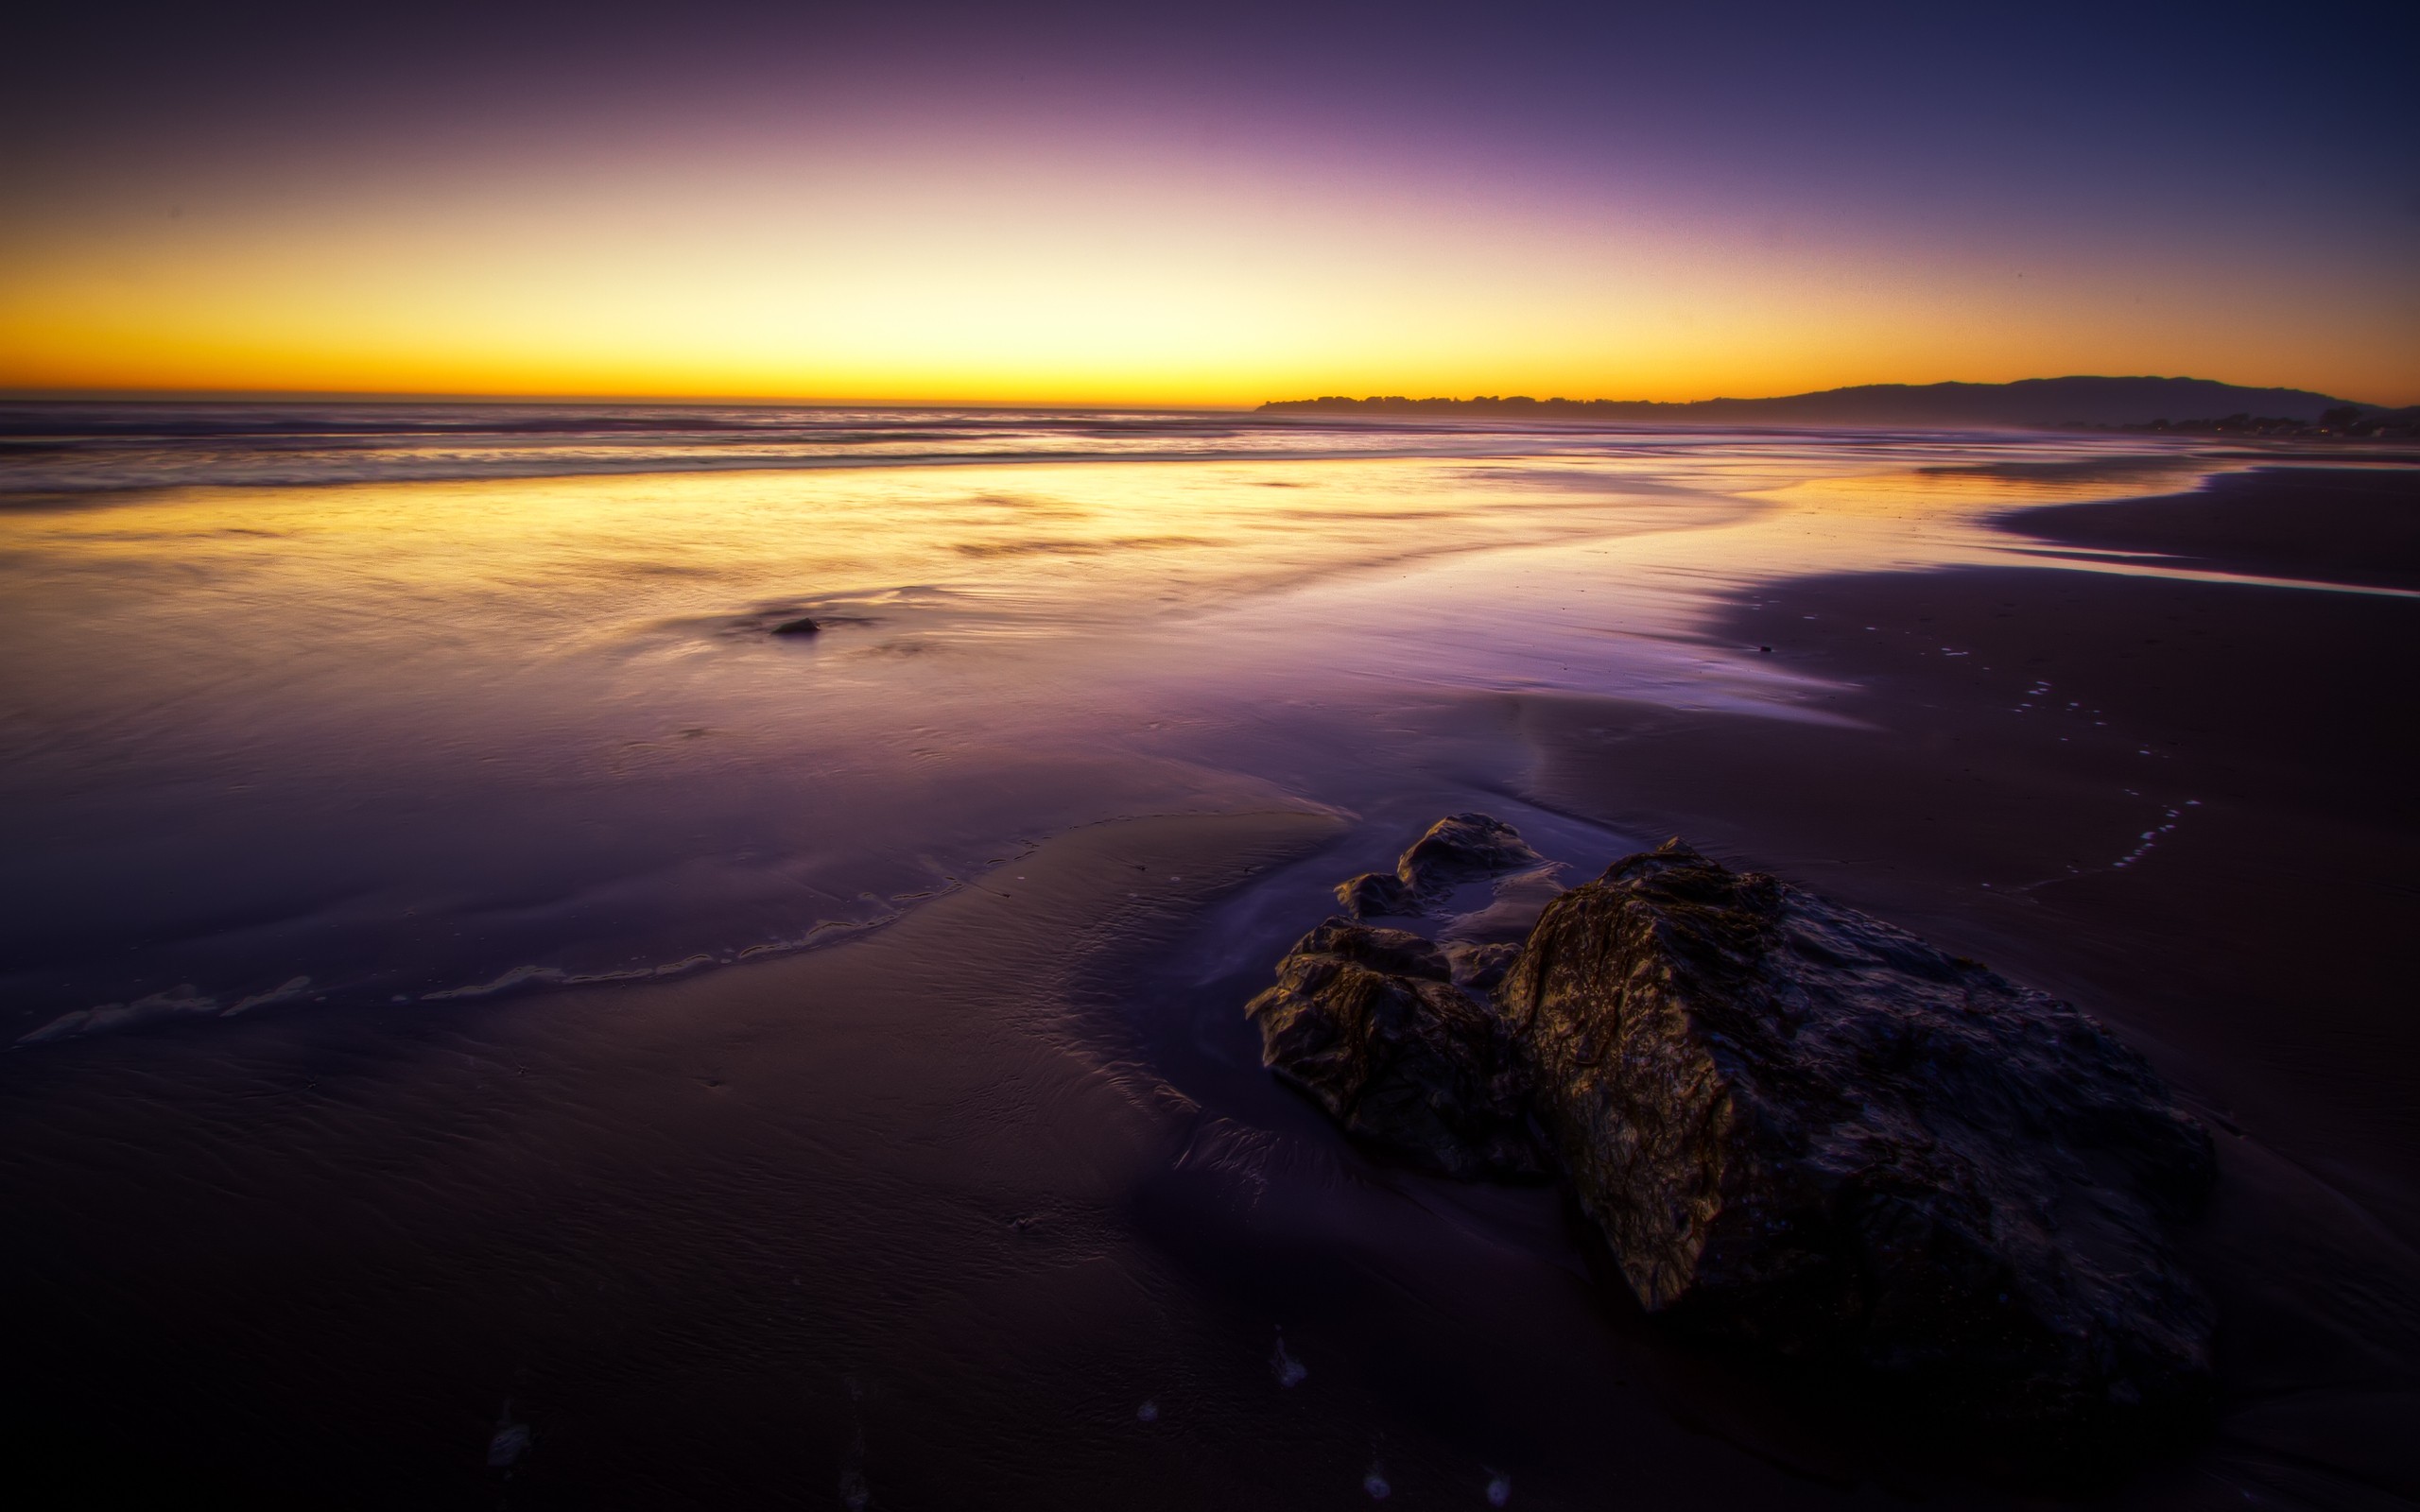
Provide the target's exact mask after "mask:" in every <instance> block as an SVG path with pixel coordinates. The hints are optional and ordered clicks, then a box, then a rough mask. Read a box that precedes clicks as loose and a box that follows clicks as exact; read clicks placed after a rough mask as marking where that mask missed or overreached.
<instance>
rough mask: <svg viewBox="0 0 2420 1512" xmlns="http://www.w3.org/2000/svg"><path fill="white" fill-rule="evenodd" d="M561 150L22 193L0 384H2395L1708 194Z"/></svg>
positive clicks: (2316, 302)
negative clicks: (1736, 212)
mask: <svg viewBox="0 0 2420 1512" xmlns="http://www.w3.org/2000/svg"><path fill="white" fill-rule="evenodd" d="M575 168H576V170H577V171H575V170H574V169H565V170H562V171H557V172H552V173H550V174H549V175H547V176H546V177H545V178H544V180H543V181H544V183H545V184H546V185H547V187H546V188H545V189H544V191H543V192H533V191H531V190H530V189H529V188H528V187H527V186H528V184H529V183H530V182H531V181H533V180H532V176H531V175H529V174H528V173H527V172H526V171H522V172H515V173H506V172H500V173H499V176H498V177H496V178H494V179H493V180H485V181H468V180H435V181H406V180H378V179H374V178H373V179H372V180H367V181H365V182H364V183H363V184H362V185H361V186H358V187H354V188H351V189H347V190H345V191H343V192H341V193H338V192H334V191H314V192H311V193H302V192H296V191H290V190H289V191H286V192H274V191H273V190H272V189H258V188H255V189H252V190H248V191H245V192H242V193H234V192H228V193H220V194H216V195H204V194H197V196H196V198H197V201H198V202H197V204H196V205H195V206H194V208H193V209H192V212H191V213H190V214H186V213H183V212H182V208H181V207H176V206H170V207H149V206H146V207H143V208H141V209H136V208H130V207H129V206H126V205H119V206H116V207H113V208H112V207H101V208H99V209H95V208H93V207H80V208H78V207H76V206H71V205H67V204H63V203H62V204H61V205H59V206H54V207H52V211H53V213H48V214H43V215H35V216H30V217H24V218H20V219H19V220H18V221H17V223H16V224H15V225H14V226H13V227H12V228H10V229H9V230H6V231H0V388H8V389H15V390H20V391H24V390H50V391H61V390H65V391H153V392H157V391H218V392H230V391H250V392H298V391H299V392H313V393H362V394H455V395H481V396H493V397H498V398H511V397H521V396H528V397H537V396H545V397H562V398H584V397H596V398H603V397H642V396H643V397H648V398H658V399H666V400H683V399H687V400H707V399H722V400H733V401H748V400H785V399H786V400H794V401H837V402H862V403H902V404H912V403H968V404H1138V405H1141V404H1167V405H1202V406H1228V405H1250V404H1257V403H1259V402H1261V401H1263V400H1268V399H1285V398H1304V397H1310V396H1314V395H1318V394H1322V393H1352V394H1368V393H1403V394H1413V395H1427V394H1452V395H1468V394H1473V393H1526V394H1530V395H1533V396H1537V397H1547V396H1562V397H1568V398H1575V399H1595V398H1604V399H1656V400H1685V399H1703V398H1710V397H1714V396H1717V395H1736V396H1756V395H1766V394H1781V393H1793V392H1803V391H1806V390H1810V389H1818V388H1828V387H1840V386H1842V385H1847V384H1858V383H1894V382H1908V383H1923V382H1932V381H1938V380H1942V379H1963V380H1968V381H1979V382H1983V381H2001V380H2007V379H2015V378H2026V377H2041V376H2054V375H2059V374H2064V373H2073V372H2104V373H2189V374H2192V375H2194V376H2199V377H2211V378H2220V379H2223V380H2226V381H2230V382H2237V383H2245V384H2258V385H2269V384H2277V385H2286V386H2291V387H2308V388H2316V389H2320V390H2322V391H2325V392H2330V393H2335V394H2340V395H2343V396H2345V397H2349V398H2354V399H2358V400H2363V401H2367V402H2372V403H2381V404H2396V403H2410V402H2411V401H2412V400H2413V399H2415V398H2420V364H2415V362H2414V359H2413V357H2412V355H2411V350H2409V349H2407V348H2406V347H2405V346H2403V345H2402V344H2400V343H2399V342H2397V341H2395V340H2394V339H2393V335H2394V333H2393V331H2392V330H2391V329H2390V330H2383V331H2382V329H2381V326H2380V324H2379V322H2378V320H2377V312H2376V311H2375V309H2373V308H2370V307H2368V306H2367V305H2366V304H2365V303H2364V296H2363V295H2362V294H2361V292H2360V291H2359V290H2347V289H2342V288H2336V287H2332V286H2329V285H2326V284H2324V283H2304V284H2302V285H2300V286H2296V287H2290V288H2287V289H2284V290H2281V291H2278V292H2277V293H2276V294H2275V295H2274V297H2273V298H2269V299H2265V300H2263V301H2257V302H2255V301H2242V300H2239V299H2238V300H2237V301H2236V302H2235V305H2234V307H2233V308H2232V309H2230V310H2229V313H2228V318H2226V319H2224V320H2213V319H2211V318H2209V311H2210V309H2211V308H2212V307H2213V303H2214V301H2218V300H2221V299H2224V298H2233V295H2232V293H2231V292H2230V291H2229V290H2227V289H2225V288H2224V287H2223V286H2222V285H2223V284H2224V283H2225V280H2226V278H2227V277H2228V276H2230V275H2229V271H2228V269H2226V268H2225V267H2224V266H2222V265H2213V266H2212V267H2211V268H2210V269H2207V270H2204V272H2203V273H2201V274H2199V275H2196V276H2192V277H2184V276H2179V275H2177V274H2176V273H2174V272H2173V271H2172V270H2171V271H2169V272H2165V273H2163V274H2162V275H2161V277H2160V278H2159V279H2157V280H2152V279H2148V278H2145V277H2138V276H2130V275H2125V274H2121V273H2113V272H2112V271H2110V270H2109V269H2108V268H2107V267H2106V266H2101V265H2099V264H2093V263H2089V262H2085V261H2082V260H2071V261H2070V262H2069V263H2068V264H2066V265H2061V264H2060V263H2058V262H2057V261H2055V260H2052V259H2037V260H2034V261H2032V262H2030V263H2029V265H2028V266H2030V267H2031V274H2030V275H2029V276H2028V277H2024V278H2019V277H2016V276H2014V275H2013V274H2012V273H2011V271H2010V268H2009V266H2008V259H2006V258H2002V257H1996V256H1994V255H1990V254H1988V253H1987V252H1985V251H1982V250H1979V249H1960V248H1956V247H1944V248H1931V249H1908V248H1899V247H1893V246H1884V245H1876V243H1875V240H1874V238H1872V237H1870V236H1859V235H1858V234H1856V233H1854V232H1850V231H1843V230H1840V229H1837V228H1836V229H1832V230H1829V231H1824V232H1823V233H1822V234H1820V235H1806V236H1802V237H1800V238H1798V239H1797V240H1796V241H1794V242H1792V243H1790V244H1789V245H1787V246H1774V245H1772V244H1771V243H1772V238H1770V237H1760V236H1759V235H1757V234H1755V232H1752V231H1751V230H1750V229H1748V228H1745V227H1743V226H1739V225H1735V224H1731V223H1729V222H1727V221H1725V220H1724V219H1723V218H1722V217H1721V216H1720V215H1715V214H1713V213H1710V212H1705V213H1698V214H1695V215H1684V214H1682V213H1681V212H1679V211H1675V210H1673V209H1671V208H1670V207H1666V206H1658V205H1655V204H1651V203H1641V204H1636V205H1616V206H1610V207H1608V206H1605V205H1596V206H1590V207H1574V206H1571V205H1566V204H1564V203H1560V202H1557V201H1555V200H1553V199H1552V198H1547V197H1542V196H1539V195H1537V194H1535V193H1530V192H1515V191H1513V190H1505V191H1503V192H1502V193H1501V194H1499V195H1497V196H1496V198H1495V201H1494V202H1490V201H1489V200H1488V199H1487V198H1485V195H1484V192H1483V191H1481V190H1471V189H1468V186H1464V191H1465V192H1462V193H1460V194H1459V195H1458V196H1457V197H1452V198H1437V197H1431V196H1427V195H1424V194H1416V193H1411V192H1409V191H1407V190H1405V189H1403V188H1402V187H1401V186H1399V185H1392V184H1389V183H1385V182H1360V183H1338V182H1333V181H1321V180H1317V179H1316V177H1305V178H1302V179H1299V180H1271V179H1270V178H1269V177H1267V176H1266V175H1265V174H1257V175H1256V174H1255V173H1253V172H1247V171H1245V170H1244V169H1242V168H1239V167H1237V166H1236V165H1234V164H1224V165H1221V164H1217V163H1210V164H1196V165H1194V169H1193V171H1191V172H1189V173H1186V174H1175V175H1171V174H1170V173H1168V172H1167V171H1166V170H1165V165H1144V166H1137V165H1133V164H1126V165H1123V166H1121V165H1119V164H1117V163H1106V164H1104V163H1088V164H1071V163H1041V164H1039V165H1036V164H1033V163H1026V164H1022V165H1016V164H1012V165H1011V168H1010V169H1003V168H1002V167H1001V166H1000V165H999V164H996V163H994V164H989V165H984V166H983V167H982V168H981V170H980V171H979V172H978V171H977V170H974V169H966V168H963V167H961V168H959V169H955V170H954V169H951V168H949V167H946V166H942V167H936V166H934V165H933V164H931V163H924V162H921V161H910V162H902V163H874V164H871V165H869V164H865V163H856V164H853V165H852V166H851V167H850V168H849V169H847V170H846V171H842V170H840V169H832V170H825V171H809V170H806V169H802V168H799V167H798V166H797V165H796V164H794V163H778V164H770V165H769V164H765V163H737V164H727V165H725V166H724V167H723V168H722V169H721V170H720V171H719V172H708V173H703V174H700V173H698V172H696V171H693V170H687V169H681V170H675V169H671V168H659V169H654V170H648V169H644V168H641V169H636V170H633V169H631V168H630V167H628V165H627V164H622V163H614V162H608V161H605V160H599V161H598V162H597V163H591V164H588V165H587V166H585V167H584V168H582V167H577V165H575ZM1147 168H1148V170H1149V171H1146V170H1147ZM953 174H955V177H954V176H953ZM71 211H72V212H73V213H71ZM2046 261H2047V262H2048V266H2045V262H2046Z"/></svg>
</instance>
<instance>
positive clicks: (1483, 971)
mask: <svg viewBox="0 0 2420 1512" xmlns="http://www.w3.org/2000/svg"><path fill="white" fill-rule="evenodd" d="M1444 951H1445V960H1446V962H1447V964H1448V965H1450V966H1451V967H1452V968H1453V971H1454V985H1455V986H1456V987H1461V988H1469V989H1470V990H1472V991H1474V992H1493V991H1495V987H1496V984H1497V983H1499V982H1501V981H1503V980H1504V977H1505V974H1506V973H1507V972H1509V971H1512V970H1513V962H1514V961H1517V960H1519V959H1520V958H1521V947H1520V946H1518V945H1513V944H1507V943H1504V942H1502V941H1498V942H1496V943H1495V944H1490V945H1481V944H1474V943H1472V942H1471V941H1468V940H1449V941H1447V942H1446V944H1445V946H1444Z"/></svg>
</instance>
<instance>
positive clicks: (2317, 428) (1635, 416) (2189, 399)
mask: <svg viewBox="0 0 2420 1512" xmlns="http://www.w3.org/2000/svg"><path fill="white" fill-rule="evenodd" d="M1259 412H1260V413H1262V414H1266V415H1288V414H1292V415H1361V416H1372V417H1376V416H1391V417H1394V416H1432V417H1437V418H1440V419H1480V418H1486V419H1498V420H1500V419H1522V420H1540V421H1646V422H1650V423H1666V424H1668V423H1672V422H1676V421H1678V422H1682V423H1690V422H1696V423H1724V424H1785V425H1804V424H1815V425H1879V426H1894V425H1908V426H1943V425H1947V426H1960V425H1983V426H2004V427H2014V428H2020V429H2060V430H2066V429H2083V430H2116V431H2139V432H2165V433H2175V434H2180V435H2198V436H2288V437H2354V438H2372V437H2382V438H2411V437H2413V436H2414V435H2416V434H2420V408H2403V409H2389V408H2386V407H2384V406H2381V405H2377V404H2354V403H2351V402H2349V401H2346V400H2342V399H2339V398H2336V397H2333V396H2331V395H2327V394H2320V393H2313V392H2311V391H2309V390H2308V389H2299V388H2248V387H2239V386H2238V385H2234V384H2224V383H2219V382H2216V381H2214V380H2211V379H2206V378H2100V377H2070V378H2027V379H2020V380H2018V381H2016V382H2014V383H2005V384H1967V383H1943V384H1868V385H1863V386H1859V387H1849V388H1828V389H1824V390H1822V391H1820V392H1816V393H1806V394H1789V395H1782V396H1777V397H1774V398H1770V399H1699V400H1674V401H1667V400H1649V399H1561V398H1554V399H1537V398H1533V397H1531V396H1530V395H1528V394H1478V395H1475V396H1473V397H1471V398H1468V399H1448V398H1443V397H1431V398H1426V399H1414V398H1412V397H1410V396H1409V395H1405V394H1374V395H1370V396H1367V397H1365V398H1354V397H1352V396H1350V395H1345V394H1323V395H1322V396H1320V397H1319V398H1317V399H1281V400H1272V401H1271V402H1269V403H1267V404H1262V405H1261V406H1260V411H1259ZM2179 416H2186V417H2192V416H2200V417H2205V418H2202V419H2178V418H2175V417H2179Z"/></svg>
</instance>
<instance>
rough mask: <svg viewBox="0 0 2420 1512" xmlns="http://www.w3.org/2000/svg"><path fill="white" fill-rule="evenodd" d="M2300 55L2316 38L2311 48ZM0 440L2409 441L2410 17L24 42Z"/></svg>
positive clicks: (1714, 14)
mask: <svg viewBox="0 0 2420 1512" xmlns="http://www.w3.org/2000/svg"><path fill="white" fill-rule="evenodd" d="M2314 17H2318V19H2313V18H2314ZM11 26H12V28H13V29H12V30H11V32H10V33H9V38H10V41H9V46H8V47H7V48H5V49H0V133H5V134H0V142H5V143H6V144H7V145H8V146H7V150H5V151H0V389H14V390H20V391H71V390H72V391H89V390H130V391H166V390H210V391H307V392H395V393H448V394H498V395H537V394H544V395H599V396H606V395H613V396H660V397H676V398H677V397H700V398H702V397H738V398H747V397H761V398H791V399H807V400H835V401H867V402H883V403H919V402H967V403H1008V404H1015V403H1029V404H1095V403H1102V404H1253V403H1257V402H1259V401H1261V400H1265V399H1274V398H1293V397H1305V396H1309V395H1315V394H1324V393H1353V394H1364V393H1409V394H1424V395H1425V394H1457V395H1470V394H1507V393H1527V394H1532V395H1537V396H1547V395H1564V396H1568V397H1574V398H1629V399H1694V398H1705V397H1711V396H1714V395H1719V394H1727V395H1739V396H1753V395H1761V394H1776V393H1790V392H1798V391H1804V390H1807V389H1814V388H1824V387H1836V386H1840V385H1844V384H1856V383H1882V382H1907V383H1927V382H1936V381H1941V380H1945V379H1962V380H1967V381H1975V382H1990V381H2002V380H2008V379H2014V378H2021V377H2034V376H2054V375H2059V374H2066V373H2078V372H2099V373H2119V374H2141V373H2157V374H2184V375H2191V376H2195V377H2206V378H2218V379H2221V380H2225V381H2229V382H2235V383H2242V384H2252V385H2263V386H2266V385H2284V386H2290V387H2304V388H2313V389H2318V390H2320V391H2322V392H2326V393H2331V394H2336V395H2339V396H2342V397H2345V398H2350V399H2356V400H2360V401H2364V402H2369V403H2377V404H2411V403H2414V402H2420V277H2415V274H2416V273H2420V151H2415V150H2414V148H2415V147H2420V89H2414V88H2412V87H2411V79H2412V78H2413V77H2420V12H2415V11H2413V10H2412V9H2411V8H2408V7H2389V6H2373V7H2366V8H2363V7H2352V8H2340V9H2335V10H2332V11H2329V12H2326V13H2325V15H2324V16H2321V15H2320V13H2317V12H2304V11H2297V10H2292V9H2281V8H2276V7H2263V8H2260V9H2251V8H2241V9H2233V8H2229V7H2227V6H2222V5H2207V4H2204V5H2190V6H2184V5H2176V6H2167V5H2156V6H2128V5H2124V4H2108V3H2104V4H2099V5H2090V6H2060V5H2035V6H2023V7H2018V6H1966V7H1960V6H1943V5H1939V4H1934V5H1927V6H1859V5H1832V6H1808V5H1806V4H1804V3H1803V0H1802V3H1798V4H1790V5H1722V4H1706V5H1692V6H1685V7H1684V6H1677V5H1658V6H1634V5H1625V4H1620V3H1617V0H1616V3H1606V0H1600V3H1597V4H1590V5H1584V6H1575V5H1561V4H1522V3H1499V4H1493V5H1485V6H1480V5H1468V4H1465V5H1461V6H1445V5H1431V4H1427V3H1426V0H1405V3H1396V4H1389V5H1383V6H1381V5H1364V4H1327V3H1298V4H1289V5H1263V4H1260V3H1258V0H1238V3H1228V4H1220V5H1218V6H1215V7H1197V8H1191V9H1185V8H1175V7H1166V6H1161V7H1146V6H1134V5H1125V6H1116V5H1105V4H1056V5H1054V4H1036V5H1030V6H1026V7H1015V6H1002V5H992V6H961V5H946V4H925V3H920V0H899V3H888V4H884V5H880V6H873V5H857V6H826V5H820V4H812V3H792V4H787V5H756V4H729V3H717V0H695V3H692V4H689V5H686V6H683V7H673V6H670V5H654V6H647V7H631V6H617V5H615V4H614V3H613V0H597V3H593V4H581V5H570V4H563V5H555V4H547V5H517V6H515V5H496V4H493V3H491V4H488V5H481V6H470V5H455V4H451V3H449V0H435V3H429V4H416V5H412V6H408V7H406V6H400V5H392V4H380V3H374V0H373V3H372V4H365V5H354V6H350V7H344V8H336V7H329V6H326V5H324V4H319V5H261V4H248V3H245V0H231V3H230V4H227V5H223V6H216V7H196V6H191V5H189V4H188V5H183V6H179V7H176V8H166V7H148V6H143V5H123V4H121V5H108V4H95V3H94V0H79V3H78V4H76V5H73V6H70V5H64V4H58V3H55V0H49V3H40V4H37V5H35V6H34V7H33V8H31V9H30V10H29V11H28V12H26V13H25V14H24V16H23V18H22V19H20V20H17V21H14V22H12V23H11Z"/></svg>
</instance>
